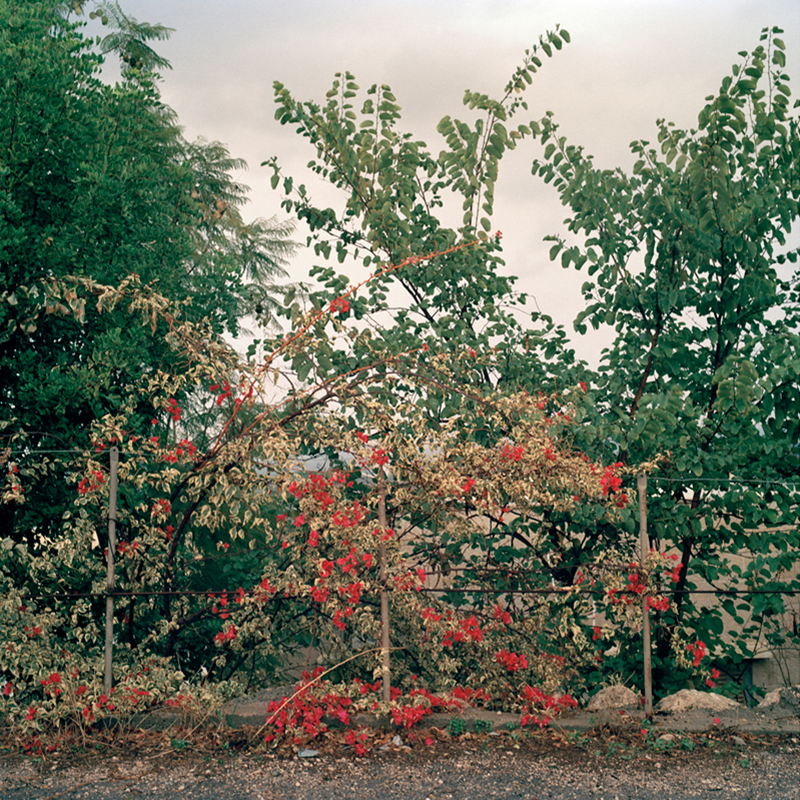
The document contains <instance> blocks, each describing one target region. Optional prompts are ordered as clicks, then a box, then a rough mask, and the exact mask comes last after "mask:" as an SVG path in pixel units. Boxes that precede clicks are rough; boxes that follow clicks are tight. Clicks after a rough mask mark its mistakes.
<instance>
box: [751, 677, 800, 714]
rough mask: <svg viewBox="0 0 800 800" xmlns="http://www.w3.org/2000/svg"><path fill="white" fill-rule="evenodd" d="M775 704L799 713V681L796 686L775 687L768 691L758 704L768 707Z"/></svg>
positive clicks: (761, 706)
mask: <svg viewBox="0 0 800 800" xmlns="http://www.w3.org/2000/svg"><path fill="white" fill-rule="evenodd" d="M772 706H777V707H778V708H785V709H787V710H789V711H793V712H794V713H795V714H800V683H799V684H797V685H796V686H790V687H788V688H787V687H785V686H782V687H781V688H780V689H775V690H774V691H772V692H770V693H769V694H768V695H767V696H766V697H765V698H764V699H763V700H762V701H761V702H760V703H759V704H758V707H759V708H770V707H772Z"/></svg>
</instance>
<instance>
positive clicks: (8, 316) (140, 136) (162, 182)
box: [0, 2, 291, 544]
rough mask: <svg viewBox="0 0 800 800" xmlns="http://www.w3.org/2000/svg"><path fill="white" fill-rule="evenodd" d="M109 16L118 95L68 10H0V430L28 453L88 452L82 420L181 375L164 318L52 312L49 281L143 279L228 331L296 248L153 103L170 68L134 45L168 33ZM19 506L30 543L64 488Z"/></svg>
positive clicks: (55, 485)
mask: <svg viewBox="0 0 800 800" xmlns="http://www.w3.org/2000/svg"><path fill="white" fill-rule="evenodd" d="M102 8H103V11H104V13H105V12H107V13H109V14H111V16H112V19H113V24H114V26H115V27H116V31H115V32H114V33H112V34H111V35H110V37H107V38H106V39H105V40H104V43H103V44H101V46H100V51H107V50H108V51H110V50H116V51H118V52H119V53H120V55H121V57H122V59H123V61H124V62H125V63H126V67H125V69H124V70H123V79H122V81H121V82H120V83H117V84H116V85H114V86H109V85H105V84H103V83H102V82H101V81H100V80H99V78H98V76H97V71H98V69H99V66H100V64H101V60H102V57H101V54H100V52H98V51H97V49H96V48H95V45H94V43H93V41H92V40H88V41H87V40H85V39H84V38H83V37H82V36H81V33H80V27H81V26H80V23H76V22H70V21H69V19H68V15H67V13H66V9H64V7H63V6H62V5H60V4H57V3H54V2H33V3H24V4H17V3H10V2H4V3H2V4H0V23H1V25H0V27H2V33H0V37H1V38H2V55H0V70H2V72H3V75H5V76H7V80H6V81H5V82H4V83H3V87H2V89H0V93H1V95H2V96H1V97H0V106H2V110H1V111H0V137H2V145H1V147H2V155H1V156H0V163H2V170H0V267H1V269H0V293H1V294H2V299H3V302H2V306H1V307H0V317H1V319H0V324H1V325H2V333H1V334H0V419H2V421H3V423H4V424H6V425H10V426H11V427H12V428H13V429H14V430H15V431H17V432H20V431H24V432H25V433H26V435H27V437H28V438H27V440H26V442H27V443H26V445H25V447H26V448H27V449H29V450H30V449H36V450H48V451H49V450H70V449H73V448H76V447H77V448H82V447H83V446H84V445H85V437H86V433H87V431H88V430H89V429H90V427H91V423H92V422H93V421H94V420H96V419H99V418H102V417H103V416H104V415H105V414H109V413H115V412H116V411H118V410H119V409H121V408H123V407H124V406H125V403H126V401H127V398H128V397H129V396H130V395H131V393H136V392H139V391H143V390H144V387H146V385H147V380H148V377H149V376H150V375H151V374H152V371H153V369H154V366H155V365H160V366H168V367H169V368H170V369H174V370H180V369H181V368H182V364H181V361H180V359H179V358H177V357H176V356H175V354H174V353H172V351H171V350H170V348H169V347H168V346H166V345H165V341H164V339H163V335H162V336H157V335H155V334H156V333H159V332H160V333H161V334H163V333H164V332H165V331H166V330H167V328H168V326H169V324H171V323H170V322H169V321H168V320H164V319H160V320H157V318H155V317H154V328H153V329H152V330H151V329H148V328H146V327H139V326H135V327H131V326H130V325H129V324H128V319H127V315H126V313H125V312H122V311H121V310H119V309H117V310H115V311H113V312H110V313H107V314H105V315H103V316H102V317H100V316H98V315H97V314H96V313H95V312H94V311H92V306H91V305H90V306H87V307H86V309H87V310H86V312H85V313H83V314H80V315H77V316H76V315H73V314H72V313H71V312H70V313H68V314H65V313H61V312H63V311H66V310H67V307H66V306H61V307H59V306H58V305H56V304H53V303H50V302H49V299H48V294H49V292H50V288H49V287H50V286H51V283H52V282H53V281H54V280H55V281H57V280H59V279H66V278H67V276H71V277H73V278H75V279H76V281H77V280H80V279H83V278H87V277H90V278H92V279H93V280H95V281H97V282H99V283H101V284H110V285H122V284H123V283H124V282H125V280H126V279H127V278H129V277H130V276H133V275H136V276H138V279H139V280H140V281H141V282H142V283H143V284H145V285H147V286H150V287H151V289H152V290H154V291H157V292H158V293H160V294H162V295H165V296H168V297H169V298H171V299H173V300H176V301H178V302H179V306H178V307H179V308H180V311H179V312H178V313H179V314H180V315H181V316H185V317H186V318H188V319H195V320H199V319H201V318H204V319H206V320H207V321H208V325H209V327H210V330H212V331H214V332H221V331H223V330H225V329H227V330H228V331H230V332H231V333H236V331H237V329H238V326H239V322H240V319H241V316H242V315H243V314H245V313H252V312H257V311H259V309H261V311H262V319H263V320H264V321H265V322H269V321H270V316H269V315H270V312H271V311H272V309H273V306H271V303H272V302H273V295H272V293H271V291H270V288H269V285H268V284H269V282H271V281H273V280H274V279H275V278H279V277H283V276H284V275H285V273H284V271H283V265H284V264H285V261H284V259H285V257H286V256H288V254H289V253H290V252H291V245H290V243H289V240H288V236H289V234H290V232H291V227H290V226H288V225H286V224H282V223H278V222H277V221H275V220H274V219H273V220H270V221H264V220H255V221H254V222H251V223H246V222H245V221H244V220H243V219H242V217H241V213H240V208H241V206H242V205H243V203H244V200H245V191H246V187H244V186H241V185H239V184H237V183H236V182H235V181H233V180H232V179H231V177H230V172H231V170H232V169H239V168H241V167H242V166H243V162H241V160H239V159H234V158H231V156H230V155H229V153H228V151H227V150H226V149H225V147H224V146H222V145H220V144H219V143H216V142H212V143H206V142H202V141H198V142H194V143H189V142H186V141H185V140H184V139H183V137H182V136H181V134H180V129H179V128H178V127H177V125H176V121H175V115H174V113H173V112H172V111H171V110H170V109H169V108H167V107H165V106H164V105H163V103H162V102H161V99H160V97H159V94H158V90H157V87H156V81H157V74H156V73H155V72H154V71H153V69H154V68H156V67H161V66H165V62H164V61H163V59H160V58H158V57H156V56H155V55H154V54H151V55H149V56H147V53H148V52H150V51H148V50H146V49H142V47H144V46H145V45H144V44H143V43H145V42H146V40H147V39H148V38H152V37H153V36H155V38H163V37H164V36H165V35H167V33H168V31H167V30H166V29H163V28H161V27H159V26H147V25H144V24H142V23H137V22H135V21H134V20H131V19H129V18H127V17H126V16H125V15H124V14H123V13H122V11H121V10H120V9H119V6H118V5H116V4H114V5H109V4H106V5H105V6H103V7H102ZM140 45H141V46H140ZM145 56H147V57H145ZM77 287H78V284H77V283H76V289H77ZM70 302H71V303H74V302H78V301H77V295H71V296H70V299H69V301H68V303H70ZM159 326H160V328H159ZM157 329H158V330H157ZM186 391H189V387H187V389H186ZM146 406H148V404H147V403H146V402H143V403H142V407H141V415H140V417H139V419H138V420H137V421H136V423H135V424H136V429H137V430H138V432H139V434H140V435H143V434H144V433H146V431H147V429H148V426H149V425H150V418H151V417H152V408H150V407H146ZM30 500H31V502H29V503H28V504H27V505H26V506H25V507H24V508H14V507H13V506H8V505H6V506H4V508H3V512H2V516H3V523H4V526H5V529H6V530H8V531H14V532H15V534H14V535H15V536H20V537H26V538H27V540H28V542H29V543H31V544H33V543H34V542H35V541H36V540H37V537H38V538H39V540H41V537H46V536H47V535H48V532H49V531H50V530H51V526H52V525H54V524H56V525H57V522H56V520H57V519H58V517H59V516H60V513H61V511H62V510H63V508H64V505H63V504H64V497H63V494H62V490H61V488H59V482H58V481H55V482H54V481H42V483H41V484H40V485H39V486H38V487H33V486H31V487H30Z"/></svg>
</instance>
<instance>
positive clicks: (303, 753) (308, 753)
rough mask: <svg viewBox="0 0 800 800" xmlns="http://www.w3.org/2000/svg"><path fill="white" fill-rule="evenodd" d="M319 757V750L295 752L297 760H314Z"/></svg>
mask: <svg viewBox="0 0 800 800" xmlns="http://www.w3.org/2000/svg"><path fill="white" fill-rule="evenodd" d="M318 755H319V750H306V749H305V748H304V749H303V750H298V751H297V757H298V758H316V757H317V756H318Z"/></svg>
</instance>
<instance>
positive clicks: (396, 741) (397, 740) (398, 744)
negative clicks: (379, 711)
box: [392, 736, 403, 747]
mask: <svg viewBox="0 0 800 800" xmlns="http://www.w3.org/2000/svg"><path fill="white" fill-rule="evenodd" d="M392 744H393V745H394V746H395V747H402V746H403V740H402V739H401V738H400V737H399V736H394V737H392Z"/></svg>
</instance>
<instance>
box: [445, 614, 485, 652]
mask: <svg viewBox="0 0 800 800" xmlns="http://www.w3.org/2000/svg"><path fill="white" fill-rule="evenodd" d="M459 626H460V628H461V629H460V630H455V631H448V632H447V633H446V634H445V637H444V639H443V640H442V647H452V646H453V642H467V641H470V642H482V641H483V631H482V630H481V626H480V624H479V623H478V620H477V618H476V617H475V615H474V614H473V615H471V616H469V617H467V618H466V619H462V620H461V622H460V623H459Z"/></svg>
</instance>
